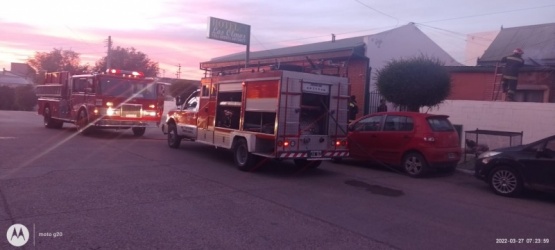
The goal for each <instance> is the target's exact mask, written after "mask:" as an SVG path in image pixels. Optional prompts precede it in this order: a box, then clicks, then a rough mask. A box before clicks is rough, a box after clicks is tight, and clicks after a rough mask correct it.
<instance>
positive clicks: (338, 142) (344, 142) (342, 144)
mask: <svg viewBox="0 0 555 250" xmlns="http://www.w3.org/2000/svg"><path fill="white" fill-rule="evenodd" d="M334 144H335V146H336V147H346V146H347V139H345V138H343V139H336V140H335V143H334Z"/></svg>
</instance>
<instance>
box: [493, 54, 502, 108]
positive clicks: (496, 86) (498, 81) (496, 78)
mask: <svg viewBox="0 0 555 250" xmlns="http://www.w3.org/2000/svg"><path fill="white" fill-rule="evenodd" d="M500 67H501V66H500V65H499V63H496V64H495V71H494V72H493V91H492V93H491V100H492V101H497V100H498V98H499V92H501V90H502V82H503V77H502V74H501V73H500V72H499V71H500V69H499V68H500Z"/></svg>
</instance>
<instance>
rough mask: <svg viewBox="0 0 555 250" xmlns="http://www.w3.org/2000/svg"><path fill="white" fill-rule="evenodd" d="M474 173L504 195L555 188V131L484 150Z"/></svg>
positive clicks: (552, 190)
mask: <svg viewBox="0 0 555 250" xmlns="http://www.w3.org/2000/svg"><path fill="white" fill-rule="evenodd" d="M474 176H476V177H477V178H478V179H481V180H484V181H486V182H487V183H488V184H489V186H490V187H491V189H492V190H493V192H495V193H496V194H498V195H502V196H516V195H518V194H520V193H521V192H522V190H523V189H530V190H537V191H547V192H555V135H553V136H550V137H547V138H544V139H542V140H539V141H536V142H533V143H530V144H527V145H521V146H515V147H508V148H500V149H495V150H491V151H487V152H485V153H482V154H481V155H480V156H478V159H476V169H475V173H474Z"/></svg>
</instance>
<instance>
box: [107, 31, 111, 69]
mask: <svg viewBox="0 0 555 250" xmlns="http://www.w3.org/2000/svg"><path fill="white" fill-rule="evenodd" d="M106 47H108V54H107V55H106V69H109V68H111V67H112V63H111V61H112V57H111V54H112V53H111V51H112V36H108V40H107V41H106Z"/></svg>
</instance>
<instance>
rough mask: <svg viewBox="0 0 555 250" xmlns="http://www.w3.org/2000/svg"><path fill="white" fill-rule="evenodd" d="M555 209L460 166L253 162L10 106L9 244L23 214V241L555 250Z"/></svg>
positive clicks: (4, 139)
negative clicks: (47, 119) (237, 162)
mask: <svg viewBox="0 0 555 250" xmlns="http://www.w3.org/2000/svg"><path fill="white" fill-rule="evenodd" d="M554 208H555V196H554V195H551V194H542V193H530V194H527V196H526V197H523V198H516V199H512V198H504V197H499V196H496V195H494V194H493V193H492V192H491V191H490V190H489V189H488V187H487V185H486V184H485V183H483V182H481V181H479V180H477V179H475V178H474V177H472V176H471V175H469V174H466V173H463V172H462V171H459V172H456V173H455V174H453V175H445V174H436V175H432V176H430V177H427V178H423V179H413V178H409V177H407V176H405V175H403V174H400V173H398V172H396V171H394V170H390V169H387V168H384V167H381V166H368V164H366V163H361V162H356V161H346V162H345V163H343V164H333V163H329V162H326V163H324V164H322V166H321V167H320V168H319V169H315V170H303V169H298V168H296V167H294V165H293V164H292V163H290V162H277V161H272V162H269V163H268V164H267V165H266V166H265V167H264V168H261V169H259V170H257V171H256V172H247V173H246V172H241V171H238V170H237V169H235V167H234V166H233V161H232V157H231V154H230V153H229V152H228V151H226V150H221V149H214V148H213V147H210V146H207V145H202V144H198V143H193V142H183V143H182V146H181V147H180V148H179V149H170V148H169V147H168V146H167V145H166V142H165V137H164V135H162V134H161V132H160V131H159V130H157V129H153V130H147V133H146V134H145V136H143V137H140V138H137V137H134V136H133V135H132V133H131V131H128V130H127V131H113V130H107V131H99V132H97V133H95V134H93V135H91V136H82V135H77V134H76V131H75V129H74V128H73V125H71V124H65V125H64V128H63V129H61V130H55V129H46V128H44V127H43V126H42V118H41V117H40V116H37V115H36V114H35V113H32V112H10V111H0V232H2V233H4V232H6V234H7V237H2V239H1V240H0V249H11V248H13V247H12V246H11V245H10V244H9V242H8V240H7V238H8V236H9V233H10V232H9V231H8V228H9V227H10V226H11V225H13V224H16V223H19V224H23V225H25V226H26V227H27V228H28V229H29V232H30V235H29V239H28V242H27V243H26V244H25V245H24V246H23V247H22V248H23V249H555V243H554V241H555V213H554V212H553V211H554ZM521 239H522V242H520V240H521ZM513 240H514V242H515V243H512V241H513ZM528 240H531V242H528ZM505 241H506V242H507V243H504V242H505ZM538 241H539V243H537V242H538ZM547 241H549V242H547ZM19 249H21V248H19Z"/></svg>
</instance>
